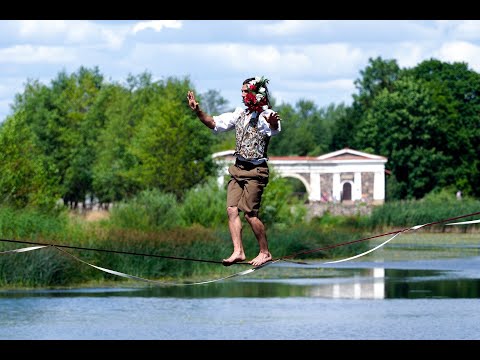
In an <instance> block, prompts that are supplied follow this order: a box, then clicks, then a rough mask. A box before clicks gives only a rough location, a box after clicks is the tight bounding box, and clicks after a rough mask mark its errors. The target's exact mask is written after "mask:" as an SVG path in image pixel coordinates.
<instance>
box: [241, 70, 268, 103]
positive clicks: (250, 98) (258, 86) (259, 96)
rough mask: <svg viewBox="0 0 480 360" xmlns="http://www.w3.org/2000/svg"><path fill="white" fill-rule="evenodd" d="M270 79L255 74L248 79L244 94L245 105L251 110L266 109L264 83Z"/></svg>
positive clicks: (266, 100) (266, 101)
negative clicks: (251, 78) (253, 77)
mask: <svg viewBox="0 0 480 360" xmlns="http://www.w3.org/2000/svg"><path fill="white" fill-rule="evenodd" d="M269 81H270V80H269V79H267V78H266V77H264V76H261V77H260V76H256V77H255V79H253V80H250V81H249V82H248V83H247V84H246V85H247V94H246V95H245V105H246V106H247V107H248V108H249V109H251V110H253V111H260V110H267V109H268V99H267V89H266V85H267V84H268V82H269Z"/></svg>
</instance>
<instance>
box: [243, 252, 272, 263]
mask: <svg viewBox="0 0 480 360" xmlns="http://www.w3.org/2000/svg"><path fill="white" fill-rule="evenodd" d="M270 260H272V254H270V253H269V252H267V253H260V254H258V255H257V257H256V258H255V259H253V260H250V261H249V262H248V263H249V264H251V265H253V266H260V265H263V264H265V263H266V262H268V261H270Z"/></svg>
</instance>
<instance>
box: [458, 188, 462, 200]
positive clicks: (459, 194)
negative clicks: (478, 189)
mask: <svg viewBox="0 0 480 360" xmlns="http://www.w3.org/2000/svg"><path fill="white" fill-rule="evenodd" d="M457 200H462V192H461V191H460V190H458V191H457Z"/></svg>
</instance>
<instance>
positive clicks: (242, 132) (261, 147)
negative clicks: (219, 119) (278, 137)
mask: <svg viewBox="0 0 480 360" xmlns="http://www.w3.org/2000/svg"><path fill="white" fill-rule="evenodd" d="M258 115H259V114H258V113H256V114H254V116H256V117H255V118H254V117H253V116H252V118H251V119H250V121H249V122H248V124H247V125H245V126H244V125H243V124H244V122H245V116H246V113H245V111H243V112H242V113H241V115H240V117H239V118H238V119H237V122H236V124H235V138H236V146H235V154H234V155H241V156H243V157H244V158H245V159H247V160H253V159H261V158H268V156H267V148H268V143H269V141H270V137H269V136H268V135H267V134H261V133H260V132H259V130H258V126H257V125H258Z"/></svg>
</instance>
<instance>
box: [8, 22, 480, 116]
mask: <svg viewBox="0 0 480 360" xmlns="http://www.w3.org/2000/svg"><path fill="white" fill-rule="evenodd" d="M377 57H381V58H382V59H384V60H396V61H397V64H398V65H399V66H400V67H402V68H410V67H414V66H416V65H417V64H418V63H420V62H422V61H424V60H428V59H431V58H434V59H438V60H441V61H445V62H450V63H453V62H465V63H467V64H468V67H469V68H470V69H472V70H474V71H477V72H480V20H0V122H1V121H3V120H4V119H5V118H6V117H7V116H8V115H11V113H12V112H11V105H12V104H13V101H14V98H15V94H18V93H22V92H23V90H24V87H25V84H26V82H27V80H38V81H40V82H41V83H43V84H45V85H47V86H49V85H50V82H51V81H52V80H53V79H55V78H56V77H57V75H58V74H59V73H60V72H62V71H66V72H67V74H71V73H74V72H76V71H78V69H79V68H80V67H81V66H84V67H87V68H94V67H98V69H99V71H100V73H101V74H102V75H103V76H104V78H105V80H107V81H112V82H113V81H114V82H120V83H125V82H126V79H127V78H128V76H129V75H139V74H141V73H143V72H149V73H150V74H151V75H152V78H153V80H162V79H166V78H168V77H171V76H174V77H178V78H185V77H188V78H189V79H190V80H191V82H192V84H193V86H194V90H195V91H196V92H197V93H205V92H207V91H208V90H217V91H218V92H219V93H220V95H221V96H223V97H224V98H225V99H226V100H227V101H228V106H229V107H231V108H233V107H236V106H242V102H241V91H240V88H241V84H242V81H243V80H244V79H246V78H248V77H253V76H266V77H267V78H268V79H270V83H269V90H270V94H271V96H272V97H273V98H275V100H276V103H277V104H281V103H287V104H291V105H295V104H296V102H297V101H299V100H311V101H313V102H314V103H315V104H316V105H317V106H318V107H319V108H322V107H326V106H329V105H331V104H336V105H339V104H341V103H343V104H345V105H350V104H351V103H352V94H355V93H357V90H356V88H355V85H354V81H355V80H356V79H359V78H360V77H361V73H360V72H361V71H362V70H364V69H365V68H366V66H368V61H369V59H370V58H372V59H374V58H377ZM185 99H186V97H185ZM185 101H186V100H185ZM212 115H215V114H212Z"/></svg>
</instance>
